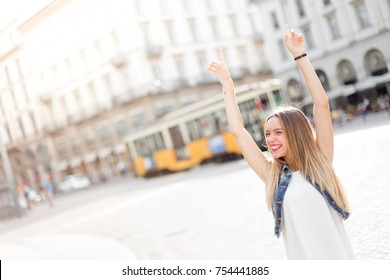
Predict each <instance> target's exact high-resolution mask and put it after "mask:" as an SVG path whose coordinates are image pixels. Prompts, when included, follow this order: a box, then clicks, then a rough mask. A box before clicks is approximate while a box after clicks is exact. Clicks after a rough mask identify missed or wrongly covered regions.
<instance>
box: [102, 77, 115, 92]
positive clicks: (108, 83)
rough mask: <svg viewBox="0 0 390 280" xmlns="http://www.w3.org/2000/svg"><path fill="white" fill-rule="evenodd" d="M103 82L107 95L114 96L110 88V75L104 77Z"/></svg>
mask: <svg viewBox="0 0 390 280" xmlns="http://www.w3.org/2000/svg"><path fill="white" fill-rule="evenodd" d="M103 81H104V86H105V87H106V91H107V93H108V95H109V96H112V95H113V94H114V90H113V88H112V83H111V77H110V74H107V75H104V76H103Z"/></svg>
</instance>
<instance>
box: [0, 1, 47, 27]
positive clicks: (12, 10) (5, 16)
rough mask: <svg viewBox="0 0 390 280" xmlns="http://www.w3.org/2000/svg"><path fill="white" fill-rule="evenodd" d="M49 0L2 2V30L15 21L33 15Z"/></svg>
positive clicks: (0, 24)
mask: <svg viewBox="0 0 390 280" xmlns="http://www.w3.org/2000/svg"><path fill="white" fill-rule="evenodd" d="M46 2H50V1H48V0H0V29H1V28H2V27H4V26H5V25H6V24H7V23H9V22H10V21H12V20H13V19H15V18H17V17H20V16H24V15H26V14H28V13H32V12H33V11H34V9H38V8H39V7H40V6H41V5H43V4H44V3H46Z"/></svg>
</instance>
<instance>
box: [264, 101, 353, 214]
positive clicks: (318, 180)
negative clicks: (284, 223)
mask: <svg viewBox="0 0 390 280" xmlns="http://www.w3.org/2000/svg"><path fill="white" fill-rule="evenodd" d="M274 117H276V118H279V120H280V123H281V125H282V128H283V129H284V131H285V134H286V138H287V143H288V146H289V150H288V155H289V157H290V158H291V159H292V161H293V162H294V164H295V165H296V167H297V168H298V170H299V171H300V172H301V174H302V176H303V177H304V178H307V177H308V178H310V179H311V181H312V182H313V184H318V185H319V186H320V188H321V190H326V191H327V192H328V193H329V194H330V196H331V197H332V198H333V200H334V201H335V203H336V204H337V205H338V206H339V207H341V208H342V209H343V210H345V211H348V210H349V205H348V201H347V199H346V195H345V192H344V188H343V186H342V184H341V182H340V180H339V179H338V178H337V176H336V174H335V171H334V169H333V167H332V164H331V163H330V162H329V161H328V160H327V159H326V157H325V155H324V154H323V153H322V152H321V150H320V149H319V147H318V146H317V144H316V141H315V138H314V133H313V128H312V126H311V125H310V122H309V120H308V119H307V117H306V116H305V115H304V114H303V113H302V111H301V110H299V109H297V108H294V107H283V108H280V109H277V110H276V111H274V112H273V113H271V115H270V116H268V118H267V120H266V122H267V121H268V120H269V119H271V118H274ZM270 164H271V168H270V171H269V173H268V176H267V180H266V200H267V206H268V209H269V210H271V209H272V201H273V196H274V193H275V189H276V186H277V184H278V180H279V173H280V170H281V168H282V165H283V164H286V161H285V160H284V158H279V159H275V158H272V159H270Z"/></svg>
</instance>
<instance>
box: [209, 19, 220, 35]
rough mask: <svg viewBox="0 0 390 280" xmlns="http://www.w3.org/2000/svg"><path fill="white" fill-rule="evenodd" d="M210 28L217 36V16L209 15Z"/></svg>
mask: <svg viewBox="0 0 390 280" xmlns="http://www.w3.org/2000/svg"><path fill="white" fill-rule="evenodd" d="M210 24H211V29H212V30H213V35H214V37H215V38H219V33H218V28H217V18H216V17H210Z"/></svg>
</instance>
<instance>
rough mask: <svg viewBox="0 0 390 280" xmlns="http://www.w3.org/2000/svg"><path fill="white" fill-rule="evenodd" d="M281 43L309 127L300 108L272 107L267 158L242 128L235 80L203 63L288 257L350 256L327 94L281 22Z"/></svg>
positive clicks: (300, 44) (219, 66) (221, 66)
mask: <svg viewBox="0 0 390 280" xmlns="http://www.w3.org/2000/svg"><path fill="white" fill-rule="evenodd" d="M285 44H286V47H287V49H288V50H289V52H290V53H291V54H292V56H293V57H294V60H295V61H296V63H297V64H298V67H299V69H300V71H301V73H302V75H303V77H304V80H305V82H306V86H307V89H308V91H309V94H310V96H311V98H312V100H313V104H314V107H315V110H313V115H314V122H315V124H316V130H315V134H316V137H314V132H313V128H312V127H311V126H310V123H309V121H308V119H307V117H306V116H305V115H304V114H303V112H302V111H300V110H299V109H296V108H294V107H285V108H281V109H278V110H276V111H274V112H273V113H271V114H270V115H269V116H268V118H267V120H266V123H265V128H264V130H265V131H264V132H265V138H266V143H267V146H268V148H269V151H270V154H271V158H268V157H267V156H266V155H265V154H263V153H262V152H261V150H260V149H259V148H258V146H257V145H256V143H255V141H254V140H253V138H252V137H251V135H250V134H249V133H248V132H247V130H246V129H245V127H244V125H243V122H242V117H241V114H240V109H239V107H238V105H237V101H236V97H235V90H234V82H233V80H232V78H231V76H230V74H229V70H228V68H227V66H226V63H225V58H224V54H223V51H222V49H221V50H220V60H219V61H212V62H211V63H210V64H209V65H208V67H207V69H208V70H210V71H211V72H213V73H215V75H216V76H217V78H218V79H219V81H220V82H221V84H222V86H223V93H224V96H225V107H226V112H227V117H228V123H229V130H230V132H231V133H232V135H233V136H234V138H235V140H236V142H237V144H238V145H239V146H240V149H241V152H242V153H243V155H244V157H245V159H246V160H247V162H248V163H249V165H250V166H251V167H252V168H253V170H254V171H255V172H256V174H257V175H258V176H259V177H260V178H261V179H262V180H263V181H264V182H265V183H266V200H267V205H268V208H269V209H270V210H271V211H272V213H273V215H274V218H275V228H274V232H275V235H276V236H277V237H279V236H280V234H282V235H283V239H284V245H285V248H286V252H287V257H288V258H289V259H354V258H355V255H354V253H353V251H352V248H351V246H350V242H349V239H348V236H347V234H346V231H345V229H344V225H343V221H342V219H346V218H348V216H349V206H348V202H347V199H346V195H345V193H344V190H343V187H342V185H341V183H340V181H339V179H338V178H337V176H336V174H335V172H334V170H333V167H332V161H333V150H334V147H333V130H332V119H331V115H330V111H329V103H328V98H327V95H326V93H325V91H324V89H323V87H322V85H321V82H320V81H319V79H318V77H317V75H316V73H315V71H314V69H313V67H312V65H311V63H310V60H309V58H308V55H307V54H306V53H305V46H304V38H303V36H302V35H301V34H297V33H296V32H295V31H291V32H290V29H289V27H288V25H286V32H285Z"/></svg>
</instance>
